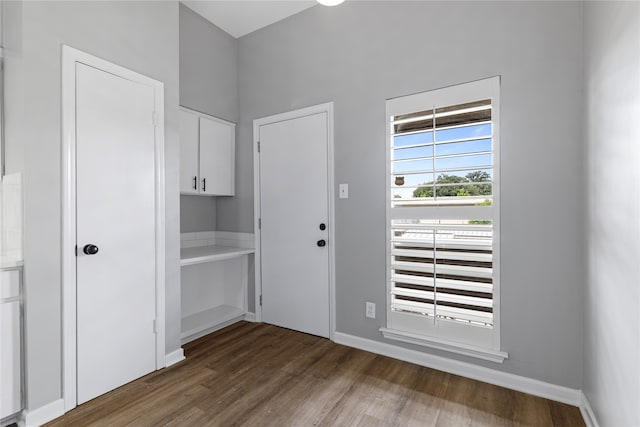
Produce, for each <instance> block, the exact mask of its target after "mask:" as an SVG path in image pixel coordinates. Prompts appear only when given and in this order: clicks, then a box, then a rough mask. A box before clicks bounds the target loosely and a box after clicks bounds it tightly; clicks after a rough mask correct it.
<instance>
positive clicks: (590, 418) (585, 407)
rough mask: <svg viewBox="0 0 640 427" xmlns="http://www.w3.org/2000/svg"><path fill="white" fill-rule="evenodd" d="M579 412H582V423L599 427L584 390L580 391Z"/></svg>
mask: <svg viewBox="0 0 640 427" xmlns="http://www.w3.org/2000/svg"><path fill="white" fill-rule="evenodd" d="M580 413H581V414H582V418H583V419H584V423H585V424H586V425H587V427H600V424H598V419H597V418H596V414H595V413H594V412H593V408H592V407H591V402H589V399H588V398H587V395H586V394H584V391H581V392H580Z"/></svg>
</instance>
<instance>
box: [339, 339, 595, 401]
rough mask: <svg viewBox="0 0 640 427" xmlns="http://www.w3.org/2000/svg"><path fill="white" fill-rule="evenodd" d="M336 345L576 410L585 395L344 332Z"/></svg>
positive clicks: (576, 391)
mask: <svg viewBox="0 0 640 427" xmlns="http://www.w3.org/2000/svg"><path fill="white" fill-rule="evenodd" d="M335 342H336V343H338V344H343V345H346V346H349V347H354V348H358V349H360V350H365V351H369V352H371V353H376V354H380V355H383V356H387V357H392V358H394V359H399V360H404V361H405V362H410V363H415V364H416V365H421V366H426V367H428V368H432V369H437V370H439V371H444V372H448V373H450V374H455V375H460V376H463V377H467V378H471V379H474V380H478V381H483V382H486V383H490V384H494V385H497V386H500V387H506V388H509V389H512V390H516V391H521V392H523V393H529V394H533V395H534V396H539V397H544V398H545V399H551V400H555V401H558V402H562V403H566V404H569V405H573V406H578V407H580V406H581V403H582V399H581V395H582V393H581V391H580V390H576V389H572V388H568V387H563V386H559V385H556V384H550V383H546V382H544V381H539V380H534V379H532V378H527V377H522V376H520V375H515V374H510V373H507V372H501V371H496V370H495V369H489V368H485V367H483V366H478V365H473V364H471V363H466V362H461V361H458V360H452V359H447V358H445V357H440V356H435V355H433V354H428V353H422V352H419V351H415V350H409V349H406V348H402V347H398V346H395V345H391V344H386V343H382V342H378V341H373V340H369V339H366V338H360V337H356V336H353V335H349V334H344V333H341V332H336V333H335Z"/></svg>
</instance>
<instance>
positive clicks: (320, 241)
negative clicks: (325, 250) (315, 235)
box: [316, 240, 327, 247]
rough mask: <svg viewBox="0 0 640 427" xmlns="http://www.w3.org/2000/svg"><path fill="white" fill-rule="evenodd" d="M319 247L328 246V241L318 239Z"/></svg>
mask: <svg viewBox="0 0 640 427" xmlns="http://www.w3.org/2000/svg"><path fill="white" fill-rule="evenodd" d="M316 244H317V245H318V246H319V247H323V246H326V244H327V242H325V241H324V240H318V242H317V243H316Z"/></svg>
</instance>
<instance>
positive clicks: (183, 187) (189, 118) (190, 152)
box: [180, 109, 200, 194]
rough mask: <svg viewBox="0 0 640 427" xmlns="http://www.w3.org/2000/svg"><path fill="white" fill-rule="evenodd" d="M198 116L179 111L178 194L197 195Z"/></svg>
mask: <svg viewBox="0 0 640 427" xmlns="http://www.w3.org/2000/svg"><path fill="white" fill-rule="evenodd" d="M198 120H199V118H198V116H197V115H196V114H193V113H191V112H189V111H184V110H182V109H181V110H180V193H182V194H198V184H199V176H198V158H199V157H200V156H199V155H198Z"/></svg>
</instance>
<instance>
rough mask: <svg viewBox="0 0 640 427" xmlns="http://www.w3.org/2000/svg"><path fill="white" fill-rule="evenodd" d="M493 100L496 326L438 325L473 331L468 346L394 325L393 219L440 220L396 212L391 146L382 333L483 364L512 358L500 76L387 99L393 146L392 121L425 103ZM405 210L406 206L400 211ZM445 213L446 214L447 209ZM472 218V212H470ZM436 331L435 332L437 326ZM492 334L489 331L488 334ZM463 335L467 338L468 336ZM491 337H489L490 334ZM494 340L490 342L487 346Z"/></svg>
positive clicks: (419, 212) (454, 210)
mask: <svg viewBox="0 0 640 427" xmlns="http://www.w3.org/2000/svg"><path fill="white" fill-rule="evenodd" d="M488 96H490V97H491V99H492V121H493V122H494V123H497V124H498V125H497V126H495V125H494V126H493V137H492V138H493V194H494V197H493V203H492V208H493V209H492V218H491V219H492V220H493V224H494V227H493V241H494V244H493V251H494V259H493V301H494V305H493V306H494V310H493V328H492V329H488V328H487V329H486V331H482V330H481V329H482V328H481V327H473V326H467V325H455V324H454V323H455V322H446V321H445V322H439V323H440V325H444V328H440V327H439V328H437V329H444V330H446V329H448V328H451V329H460V328H459V326H461V327H463V328H466V329H468V330H469V331H470V333H469V334H468V337H465V338H468V339H469V342H468V343H467V342H465V343H462V342H457V341H454V340H448V339H446V338H442V337H441V336H440V337H439V336H435V335H434V336H432V335H427V334H425V335H422V334H415V333H413V332H408V331H406V330H403V329H402V328H394V327H391V325H390V317H391V316H390V315H391V280H390V279H391V277H390V275H391V244H390V235H391V220H392V219H394V218H396V217H398V218H399V217H402V218H410V219H420V218H429V217H432V218H433V217H434V216H440V214H438V213H436V212H435V210H431V212H429V213H427V212H426V209H421V208H418V207H416V208H405V209H404V210H406V212H402V214H400V212H401V211H400V210H398V209H399V208H395V209H392V208H391V203H390V200H391V186H390V185H389V184H388V177H389V176H391V157H390V156H391V146H390V145H387V147H386V175H385V177H386V179H385V187H386V198H385V204H386V213H387V217H386V227H385V233H386V238H385V244H386V300H387V302H386V313H387V326H388V327H385V328H380V332H381V333H382V335H383V336H384V337H385V338H388V339H392V340H396V341H401V342H406V343H410V344H416V345H420V346H424V347H430V348H434V349H438V350H444V351H449V352H452V353H456V354H462V355H465V356H470V357H475V358H479V359H483V360H489V361H492V362H496V363H502V362H503V361H504V359H506V358H507V357H508V353H506V352H503V351H501V343H500V324H501V321H500V76H495V77H490V78H487V79H483V80H477V81H473V82H469V83H463V84H458V85H455V86H449V87H445V88H440V89H435V90H432V91H428V92H422V93H418V94H414V95H408V96H403V97H399V98H393V99H389V100H387V103H386V104H387V110H386V116H385V117H386V120H385V121H386V130H387V143H388V144H392V129H391V122H390V120H389V117H391V116H395V115H400V114H406V113H410V112H414V111H423V110H425V106H426V105H438V106H440V105H455V104H462V103H465V102H473V101H477V100H480V99H486V98H487V97H488ZM400 209H402V208H400ZM439 209H440V210H439V211H438V212H446V213H447V214H453V215H456V216H458V215H462V216H464V215H465V214H467V213H466V212H465V211H466V209H464V208H462V209H461V208H458V207H443V208H439ZM445 209H446V211H444V210H445ZM467 215H468V214H467ZM434 329H435V328H434ZM474 329H475V330H476V332H479V336H480V338H479V339H477V340H474V337H473V335H476V334H475V333H474V332H473V330H474ZM487 331H490V333H489V332H487ZM463 335H466V334H464V333H463ZM487 335H490V336H487ZM488 342H490V344H487V343H488Z"/></svg>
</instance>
